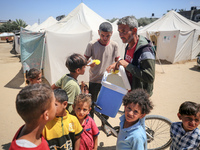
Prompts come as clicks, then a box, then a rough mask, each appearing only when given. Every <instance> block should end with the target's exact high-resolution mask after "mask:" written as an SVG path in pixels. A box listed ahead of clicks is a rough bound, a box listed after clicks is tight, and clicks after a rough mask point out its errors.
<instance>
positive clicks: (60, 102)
mask: <svg viewBox="0 0 200 150" xmlns="http://www.w3.org/2000/svg"><path fill="white" fill-rule="evenodd" d="M54 95H55V98H56V116H59V117H62V116H64V114H65V113H66V112H65V109H66V108H67V102H68V96H67V93H66V91H65V90H63V89H55V90H54Z"/></svg>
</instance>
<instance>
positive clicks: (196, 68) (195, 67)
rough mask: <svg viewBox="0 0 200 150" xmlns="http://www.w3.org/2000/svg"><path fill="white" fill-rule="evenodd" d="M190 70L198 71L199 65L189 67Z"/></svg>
mask: <svg viewBox="0 0 200 150" xmlns="http://www.w3.org/2000/svg"><path fill="white" fill-rule="evenodd" d="M190 70H192V71H197V72H200V67H199V66H197V65H195V66H193V67H192V68H190Z"/></svg>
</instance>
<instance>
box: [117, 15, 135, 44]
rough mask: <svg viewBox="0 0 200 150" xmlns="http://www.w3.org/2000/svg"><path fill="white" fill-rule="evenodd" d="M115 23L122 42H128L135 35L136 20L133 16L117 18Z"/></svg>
mask: <svg viewBox="0 0 200 150" xmlns="http://www.w3.org/2000/svg"><path fill="white" fill-rule="evenodd" d="M117 25H118V31H119V36H120V38H121V39H122V42H123V43H129V42H130V41H131V40H132V39H133V38H134V36H136V35H137V28H138V22H137V20H136V19H135V18H134V17H133V16H126V17H123V18H121V19H119V21H118V22H117Z"/></svg>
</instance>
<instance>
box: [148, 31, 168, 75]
mask: <svg viewBox="0 0 200 150" xmlns="http://www.w3.org/2000/svg"><path fill="white" fill-rule="evenodd" d="M147 35H148V37H149V40H150V41H151V43H152V44H153V42H152V40H151V37H150V34H149V33H147ZM156 38H157V36H156ZM153 50H154V52H155V57H156V58H157V59H158V62H159V64H160V66H161V69H162V73H165V71H164V69H163V67H162V63H161V62H160V59H159V57H158V54H156V50H155V47H154V45H153Z"/></svg>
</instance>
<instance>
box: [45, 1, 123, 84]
mask: <svg viewBox="0 0 200 150" xmlns="http://www.w3.org/2000/svg"><path fill="white" fill-rule="evenodd" d="M105 21H106V20H105V19H104V18H102V17H101V16H99V15H98V14H96V13H95V12H94V11H92V10H91V9H90V8H88V7H87V6H86V5H85V4H83V3H81V4H80V5H78V6H77V7H76V8H75V9H74V10H73V11H72V12H71V13H69V14H68V15H67V16H66V17H65V18H63V19H62V20H60V21H59V22H57V23H56V24H54V25H52V26H51V27H49V28H47V29H46V52H45V66H44V76H45V78H46V79H47V80H48V81H49V83H50V84H53V83H55V82H56V81H57V80H58V79H60V77H61V76H63V75H64V74H66V73H68V69H67V68H66V67H65V61H66V58H67V56H69V55H71V54H73V53H80V54H82V55H83V54H84V52H85V49H86V47H87V44H88V42H89V41H91V40H93V39H98V38H99V35H98V28H99V25H100V24H101V23H102V22H105ZM115 32H117V31H114V33H113V36H112V39H113V40H114V39H118V41H116V42H118V44H119V45H120V49H119V51H121V49H123V51H124V48H122V47H123V44H122V42H121V39H119V35H117V36H118V37H115ZM120 42H121V43H120ZM78 80H79V81H85V82H88V81H89V67H87V69H86V72H85V74H84V75H80V76H79V78H78Z"/></svg>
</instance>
